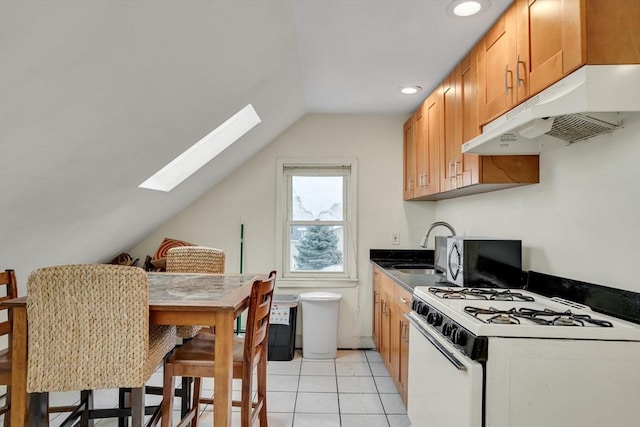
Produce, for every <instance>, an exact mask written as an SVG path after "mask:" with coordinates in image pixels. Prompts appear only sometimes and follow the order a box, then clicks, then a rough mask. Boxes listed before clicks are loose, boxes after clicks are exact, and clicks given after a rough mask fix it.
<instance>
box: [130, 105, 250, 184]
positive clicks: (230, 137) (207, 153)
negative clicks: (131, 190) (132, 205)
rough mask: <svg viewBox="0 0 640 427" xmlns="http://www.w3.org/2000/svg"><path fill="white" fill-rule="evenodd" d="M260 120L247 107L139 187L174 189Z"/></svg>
mask: <svg viewBox="0 0 640 427" xmlns="http://www.w3.org/2000/svg"><path fill="white" fill-rule="evenodd" d="M261 121H262V120H260V117H258V113H256V110H254V109H253V106H252V105H251V104H249V105H247V106H246V107H244V108H243V109H242V110H240V111H238V112H237V113H236V114H234V115H233V116H232V117H230V118H229V119H228V120H227V121H226V122H224V123H222V124H221V125H220V126H218V127H217V128H215V129H214V130H213V131H211V133H209V134H208V135H207V136H205V137H204V138H202V139H201V140H200V141H198V142H196V143H195V144H194V145H192V146H191V147H190V148H189V149H187V151H185V152H184V153H182V154H180V155H179V156H178V157H176V158H175V159H173V160H172V161H171V162H170V163H169V164H167V165H166V166H165V167H163V168H162V169H160V170H159V171H158V172H156V173H155V174H154V175H153V176H151V177H150V178H149V179H147V180H146V181H145V182H143V183H142V184H140V185H139V186H138V187H139V188H147V189H149V190H158V191H171V190H173V188H174V187H176V186H177V185H178V184H180V183H181V182H182V181H184V180H185V179H187V178H189V177H190V176H191V175H193V174H194V173H195V172H196V171H197V170H198V169H200V168H201V167H202V166H204V165H205V164H207V163H208V162H209V161H211V160H212V159H213V158H214V157H216V156H217V155H218V154H220V153H221V152H222V151H223V150H224V149H225V148H227V147H228V146H230V145H231V144H233V143H234V142H236V141H237V140H238V139H240V137H242V136H243V135H244V134H245V133H247V132H249V130H251V129H252V128H253V127H254V126H255V125H257V124H258V123H260V122H261Z"/></svg>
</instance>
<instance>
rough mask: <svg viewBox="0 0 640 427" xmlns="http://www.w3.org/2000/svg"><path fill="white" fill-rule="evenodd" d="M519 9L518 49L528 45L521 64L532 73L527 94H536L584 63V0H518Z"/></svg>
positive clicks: (526, 70) (529, 73)
mask: <svg viewBox="0 0 640 427" xmlns="http://www.w3.org/2000/svg"><path fill="white" fill-rule="evenodd" d="M518 10H519V14H518V15H519V18H520V20H521V21H519V25H518V27H519V29H520V31H519V33H522V34H523V35H522V40H521V41H520V43H519V49H526V43H527V42H528V44H529V46H528V49H529V57H528V58H525V60H527V59H528V60H527V61H526V62H523V63H522V64H521V65H523V67H522V68H524V71H525V72H528V75H529V81H528V83H529V91H528V93H527V95H528V94H530V95H533V94H536V93H538V92H540V91H541V90H542V89H544V88H546V87H548V86H550V85H551V84H553V83H555V82H557V81H558V80H560V79H561V78H562V77H564V76H566V75H567V74H569V73H571V72H572V71H574V70H575V69H576V68H578V67H580V66H581V65H584V63H585V61H586V38H585V36H584V35H585V28H586V22H585V19H584V17H583V14H584V11H585V9H584V1H583V0H519V1H518ZM527 21H528V22H527ZM527 65H528V67H527ZM525 81H526V80H525Z"/></svg>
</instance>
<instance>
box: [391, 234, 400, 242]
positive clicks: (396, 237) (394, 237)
mask: <svg viewBox="0 0 640 427" xmlns="http://www.w3.org/2000/svg"><path fill="white" fill-rule="evenodd" d="M391 244H392V245H399V244H400V233H398V232H395V233H391Z"/></svg>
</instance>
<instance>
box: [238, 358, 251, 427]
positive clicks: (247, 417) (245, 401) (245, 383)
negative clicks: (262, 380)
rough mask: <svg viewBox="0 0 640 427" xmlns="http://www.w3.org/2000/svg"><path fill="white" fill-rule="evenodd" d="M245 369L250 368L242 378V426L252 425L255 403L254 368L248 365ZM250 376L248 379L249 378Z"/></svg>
mask: <svg viewBox="0 0 640 427" xmlns="http://www.w3.org/2000/svg"><path fill="white" fill-rule="evenodd" d="M244 369H249V370H250V371H249V373H248V376H247V373H246V372H245V373H244V375H243V378H242V395H241V398H240V426H241V427H251V419H252V418H253V417H252V412H253V408H252V406H253V405H252V403H253V372H252V371H253V370H252V369H251V368H248V367H247V366H245V367H244ZM247 378H248V379H247Z"/></svg>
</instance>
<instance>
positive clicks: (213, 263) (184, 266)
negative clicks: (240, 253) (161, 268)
mask: <svg viewBox="0 0 640 427" xmlns="http://www.w3.org/2000/svg"><path fill="white" fill-rule="evenodd" d="M224 259H225V255H224V251H223V250H221V249H215V248H208V247H206V246H181V247H177V248H171V249H169V251H168V252H167V273H211V274H217V273H224Z"/></svg>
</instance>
